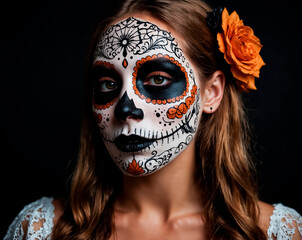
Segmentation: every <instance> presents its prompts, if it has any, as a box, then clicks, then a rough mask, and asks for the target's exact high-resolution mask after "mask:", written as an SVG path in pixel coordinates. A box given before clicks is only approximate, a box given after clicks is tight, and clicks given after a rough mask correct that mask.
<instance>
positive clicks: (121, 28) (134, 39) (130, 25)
mask: <svg viewBox="0 0 302 240" xmlns="http://www.w3.org/2000/svg"><path fill="white" fill-rule="evenodd" d="M155 22H157V21H155ZM157 24H158V22H157ZM157 24H156V23H154V22H153V21H152V22H151V21H150V20H149V21H147V20H143V19H139V18H134V17H129V18H127V19H124V20H122V21H120V22H118V23H116V24H114V25H112V26H111V27H109V28H108V29H107V30H106V31H105V33H104V34H103V35H101V36H100V40H99V42H98V43H97V46H96V49H95V55H94V61H98V60H100V59H107V60H112V59H114V60H121V61H122V66H123V67H124V68H127V66H128V63H129V60H131V59H133V58H135V57H137V56H142V55H148V54H150V53H152V52H153V53H154V52H164V53H165V54H168V55H170V56H173V57H175V58H177V59H178V60H179V61H180V62H182V63H185V62H186V61H185V56H184V53H183V51H182V50H181V49H180V47H179V45H178V43H177V41H176V39H175V36H172V34H171V32H169V31H168V29H167V30H165V29H163V27H164V25H163V24H160V25H161V26H160V27H159V26H158V25H157Z"/></svg>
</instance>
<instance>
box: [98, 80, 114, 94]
mask: <svg viewBox="0 0 302 240" xmlns="http://www.w3.org/2000/svg"><path fill="white" fill-rule="evenodd" d="M112 83H113V84H114V86H113V88H110V87H111V86H110V87H109V85H107V84H112ZM98 88H99V91H100V92H110V91H113V90H115V89H117V82H116V81H115V80H114V79H112V78H108V77H102V78H100V79H99V80H98Z"/></svg>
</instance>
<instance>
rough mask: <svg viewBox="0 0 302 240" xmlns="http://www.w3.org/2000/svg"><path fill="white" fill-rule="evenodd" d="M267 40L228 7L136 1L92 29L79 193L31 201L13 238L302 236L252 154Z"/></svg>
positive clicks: (301, 223) (301, 225)
mask: <svg viewBox="0 0 302 240" xmlns="http://www.w3.org/2000/svg"><path fill="white" fill-rule="evenodd" d="M261 47H262V46H261V44H260V41H259V39H258V38H257V37H255V36H254V35H253V31H252V29H251V28H249V27H246V26H244V25H243V23H242V21H241V20H240V19H239V17H238V15H237V14H236V13H232V14H231V15H229V13H228V12H227V10H226V9H224V10H223V11H222V10H219V9H218V10H215V11H211V9H210V8H209V7H208V6H207V5H206V4H205V3H203V2H201V1H199V0H190V1H188V0H177V1H175V0H126V1H125V2H124V3H123V5H122V6H121V7H120V9H119V10H118V11H117V12H114V13H110V16H109V17H106V18H105V20H104V21H102V22H101V23H100V24H99V26H98V27H97V29H96V31H95V33H94V35H93V38H92V42H91V47H90V52H89V55H88V56H89V58H88V64H87V78H86V81H85V86H84V91H85V94H84V101H85V102H84V103H85V104H84V105H85V109H84V113H83V126H82V134H81V147H80V150H79V158H78V162H77V166H76V169H75V171H74V174H73V180H72V184H71V189H70V195H69V198H68V199H67V201H61V200H58V199H52V198H42V199H40V200H38V201H36V202H34V203H32V204H30V205H28V206H26V207H25V208H24V209H23V210H22V211H21V213H20V214H19V215H18V217H17V218H16V219H15V220H14V222H13V223H12V224H11V226H10V228H9V230H8V233H7V235H6V237H5V239H13V237H14V236H15V237H16V238H18V239H23V238H26V236H27V237H28V238H27V239H301V236H302V218H301V216H300V215H299V214H298V213H297V212H296V211H295V210H293V209H290V208H287V207H284V206H283V205H282V204H277V205H274V206H271V205H269V204H266V203H263V202H260V201H259V199H258V197H257V187H256V185H255V183H254V180H253V166H252V163H251V161H250V157H249V155H248V152H247V151H248V136H247V130H248V124H247V121H246V119H245V115H244V107H243V104H242V101H241V98H240V95H241V92H242V91H249V90H252V89H256V87H255V84H254V80H255V77H259V70H260V68H261V67H262V66H263V65H264V62H263V60H262V58H261V56H260V55H259V52H260V49H261ZM112 160H113V161H112Z"/></svg>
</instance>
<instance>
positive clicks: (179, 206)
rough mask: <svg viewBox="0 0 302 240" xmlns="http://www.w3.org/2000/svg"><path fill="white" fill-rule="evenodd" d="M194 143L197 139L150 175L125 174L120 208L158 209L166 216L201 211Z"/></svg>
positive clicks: (147, 210)
mask: <svg viewBox="0 0 302 240" xmlns="http://www.w3.org/2000/svg"><path fill="white" fill-rule="evenodd" d="M194 147H195V143H194V142H191V144H190V145H189V146H188V147H187V148H186V149H185V150H184V152H182V153H181V154H180V155H179V156H178V157H177V158H176V159H174V160H173V161H172V162H171V163H169V164H168V165H167V166H165V167H163V168H162V169H160V170H159V171H157V172H155V173H153V174H151V175H148V176H143V177H129V176H124V182H123V193H122V194H121V196H120V198H119V200H118V206H119V207H118V208H121V209H127V210H126V211H129V209H130V210H132V211H136V212H140V213H147V212H152V213H153V214H154V213H158V214H160V215H162V217H163V218H164V219H165V220H169V219H170V218H173V217H176V216H177V215H184V214H193V213H196V212H200V211H201V200H200V194H199V192H200V191H199V190H198V187H197V185H196V182H195V179H194V176H195V149H194ZM150 210H152V211H150Z"/></svg>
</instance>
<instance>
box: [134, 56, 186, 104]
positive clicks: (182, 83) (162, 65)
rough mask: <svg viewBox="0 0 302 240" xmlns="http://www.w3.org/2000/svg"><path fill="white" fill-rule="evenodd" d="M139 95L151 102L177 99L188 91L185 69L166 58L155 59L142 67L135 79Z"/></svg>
mask: <svg viewBox="0 0 302 240" xmlns="http://www.w3.org/2000/svg"><path fill="white" fill-rule="evenodd" d="M135 80H136V81H135V88H137V90H138V93H137V94H139V95H143V96H144V97H145V98H149V99H150V100H168V99H173V98H177V97H180V96H182V95H183V93H184V92H186V91H187V86H188V79H187V77H186V72H185V70H184V68H181V66H180V64H179V63H178V62H177V64H176V63H174V62H172V61H170V60H168V59H166V58H161V57H159V58H155V59H154V60H149V61H146V62H144V63H143V64H141V65H140V67H139V68H138V70H137V75H136V79H135Z"/></svg>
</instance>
